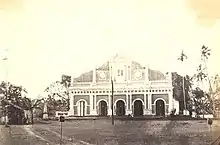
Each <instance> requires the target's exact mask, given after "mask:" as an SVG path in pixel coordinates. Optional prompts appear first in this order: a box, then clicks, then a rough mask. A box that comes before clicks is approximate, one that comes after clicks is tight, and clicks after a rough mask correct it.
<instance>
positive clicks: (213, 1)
mask: <svg viewBox="0 0 220 145" xmlns="http://www.w3.org/2000/svg"><path fill="white" fill-rule="evenodd" d="M206 1H207V0H166V1H163V0H62V1H61V0H0V52H1V53H0V54H1V56H2V55H4V54H3V52H4V49H6V48H7V49H8V50H9V52H8V79H9V81H11V82H12V83H15V84H19V85H23V86H24V87H26V88H27V89H28V90H29V93H30V95H32V96H34V95H37V94H38V93H40V92H42V91H43V90H44V88H46V86H48V85H49V84H50V83H51V82H54V81H56V80H60V79H61V74H63V73H65V74H69V75H72V76H75V77H77V76H78V75H79V74H80V73H82V72H85V71H89V70H90V69H92V68H93V67H97V66H99V65H101V64H102V63H104V62H105V61H107V60H108V59H109V58H111V57H112V56H113V55H115V54H116V53H126V55H128V56H130V57H131V58H132V59H133V60H136V61H138V62H140V63H141V64H143V65H144V64H149V65H150V67H152V68H154V69H159V70H162V71H177V72H180V71H181V69H180V63H179V62H178V61H177V57H178V56H179V54H180V52H181V50H182V49H184V51H185V53H186V54H187V55H188V57H189V58H188V60H187V61H186V62H185V66H184V68H185V73H189V74H192V73H194V72H195V71H196V66H198V64H199V61H200V54H199V53H200V48H201V46H202V45H203V44H205V45H207V46H208V47H210V48H211V49H212V56H211V57H210V60H209V64H208V67H209V72H210V73H212V74H214V73H218V72H220V67H218V62H219V56H220V54H219V52H220V50H218V49H219V48H220V41H219V39H220V20H219V18H220V9H219V7H220V2H218V1H219V0H209V1H207V2H206ZM4 64H5V62H4V61H0V79H5V66H4Z"/></svg>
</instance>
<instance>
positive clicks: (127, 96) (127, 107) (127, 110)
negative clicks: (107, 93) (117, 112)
mask: <svg viewBox="0 0 220 145" xmlns="http://www.w3.org/2000/svg"><path fill="white" fill-rule="evenodd" d="M130 98H131V95H129V94H128V91H127V93H126V110H125V115H129V114H132V111H131V109H130V108H131V107H130V105H131V103H129V102H130V101H131V100H130ZM129 104H130V105H129Z"/></svg>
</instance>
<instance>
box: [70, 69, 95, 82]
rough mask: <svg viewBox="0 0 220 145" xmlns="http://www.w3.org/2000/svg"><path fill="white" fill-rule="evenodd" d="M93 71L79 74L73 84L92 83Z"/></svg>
mask: <svg viewBox="0 0 220 145" xmlns="http://www.w3.org/2000/svg"><path fill="white" fill-rule="evenodd" d="M92 78H93V71H89V72H86V73H83V74H81V75H80V76H79V77H77V78H74V82H92Z"/></svg>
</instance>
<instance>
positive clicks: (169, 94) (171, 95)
mask: <svg viewBox="0 0 220 145" xmlns="http://www.w3.org/2000/svg"><path fill="white" fill-rule="evenodd" d="M168 98H169V100H168V102H169V108H168V114H170V113H171V111H172V109H174V105H173V94H172V92H169V93H168Z"/></svg>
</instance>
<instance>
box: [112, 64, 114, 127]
mask: <svg viewBox="0 0 220 145" xmlns="http://www.w3.org/2000/svg"><path fill="white" fill-rule="evenodd" d="M111 86H112V96H111V108H112V125H114V105H113V103H114V101H113V99H114V84H113V77H112V66H111Z"/></svg>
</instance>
